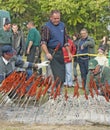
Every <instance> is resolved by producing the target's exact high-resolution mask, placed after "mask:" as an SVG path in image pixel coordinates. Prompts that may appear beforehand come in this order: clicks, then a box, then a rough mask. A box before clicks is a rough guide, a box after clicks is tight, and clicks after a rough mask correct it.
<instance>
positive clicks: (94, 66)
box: [85, 59, 110, 93]
mask: <svg viewBox="0 0 110 130" xmlns="http://www.w3.org/2000/svg"><path fill="white" fill-rule="evenodd" d="M88 69H89V72H88V74H87V80H86V87H85V88H86V92H87V93H89V85H90V78H91V76H92V77H93V80H94V81H95V83H96V85H97V89H99V90H101V87H105V86H106V83H107V84H108V85H109V86H110V68H109V67H107V66H101V65H99V64H98V61H97V60H95V59H91V60H90V61H89V65H88Z"/></svg>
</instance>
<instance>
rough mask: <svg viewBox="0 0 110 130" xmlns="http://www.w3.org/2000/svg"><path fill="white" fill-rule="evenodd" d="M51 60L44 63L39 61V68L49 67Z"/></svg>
mask: <svg viewBox="0 0 110 130" xmlns="http://www.w3.org/2000/svg"><path fill="white" fill-rule="evenodd" d="M49 63H50V61H44V62H42V63H38V64H37V66H38V69H40V68H42V67H47V66H48V65H49Z"/></svg>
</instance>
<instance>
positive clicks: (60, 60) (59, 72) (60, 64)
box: [49, 48, 65, 83]
mask: <svg viewBox="0 0 110 130" xmlns="http://www.w3.org/2000/svg"><path fill="white" fill-rule="evenodd" d="M49 52H50V53H51V54H52V55H53V53H54V49H50V48H49ZM50 66H51V69H52V73H53V76H54V79H56V78H57V77H58V78H59V79H60V81H61V82H62V83H64V81H65V63H64V56H63V52H62V49H59V50H58V51H57V52H56V53H55V54H54V55H53V59H52V61H51V62H50Z"/></svg>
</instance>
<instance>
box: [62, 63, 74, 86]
mask: <svg viewBox="0 0 110 130" xmlns="http://www.w3.org/2000/svg"><path fill="white" fill-rule="evenodd" d="M65 69H66V75H65V82H64V85H67V86H73V76H72V62H69V63H65Z"/></svg>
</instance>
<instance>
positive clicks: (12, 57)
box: [0, 45, 48, 83]
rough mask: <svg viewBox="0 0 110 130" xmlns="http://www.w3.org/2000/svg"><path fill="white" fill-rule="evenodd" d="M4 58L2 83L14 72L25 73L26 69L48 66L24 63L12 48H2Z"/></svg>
mask: <svg viewBox="0 0 110 130" xmlns="http://www.w3.org/2000/svg"><path fill="white" fill-rule="evenodd" d="M1 51H2V56H1V57H0V83H1V82H2V81H3V80H4V79H5V78H6V77H7V76H8V75H9V74H10V73H11V72H13V71H14V70H16V71H25V69H26V68H42V67H43V66H47V65H48V64H47V62H44V63H38V64H35V63H32V62H24V61H23V60H20V59H19V58H17V56H16V51H15V50H14V49H13V48H12V46H9V45H5V46H3V47H2V48H1Z"/></svg>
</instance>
